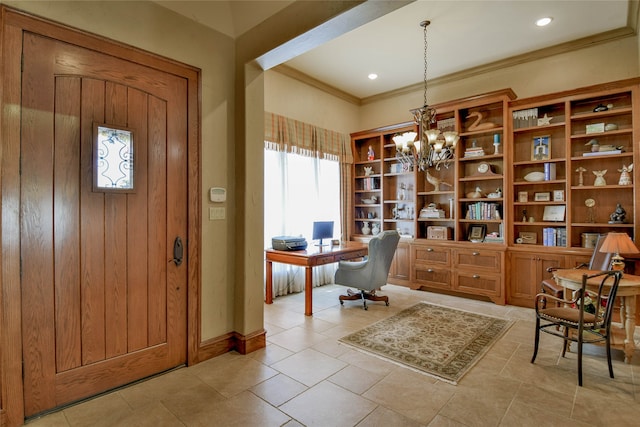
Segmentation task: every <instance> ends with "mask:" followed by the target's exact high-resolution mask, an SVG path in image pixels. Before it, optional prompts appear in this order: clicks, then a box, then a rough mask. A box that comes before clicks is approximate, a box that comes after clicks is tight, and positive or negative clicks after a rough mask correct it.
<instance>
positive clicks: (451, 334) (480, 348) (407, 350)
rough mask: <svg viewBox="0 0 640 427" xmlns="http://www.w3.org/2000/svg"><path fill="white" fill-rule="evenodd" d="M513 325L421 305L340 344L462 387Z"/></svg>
mask: <svg viewBox="0 0 640 427" xmlns="http://www.w3.org/2000/svg"><path fill="white" fill-rule="evenodd" d="M512 324H513V321H510V320H505V319H499V318H496V317H491V316H487V315H484V314H476V313H471V312H468V311H461V310H456V309H454V308H449V307H444V306H439V305H434V304H429V303H425V302H421V303H418V304H416V305H414V306H413V307H409V308H407V309H406V310H403V311H401V312H400V313H398V314H396V315H394V316H391V317H389V318H387V319H384V320H380V321H379V322H376V323H374V324H372V325H369V326H367V327H366V328H364V329H361V330H359V331H358V332H354V333H353V334H350V335H347V336H346V337H343V338H340V340H339V341H340V342H342V343H344V344H347V345H349V346H352V347H354V348H355V349H357V350H361V351H364V352H366V353H370V354H372V355H374V356H378V357H380V358H382V359H386V360H389V361H391V362H394V363H397V364H400V365H402V366H405V367H408V368H411V369H413V370H416V371H418V372H422V373H425V374H427V375H431V376H434V377H436V378H438V379H441V380H443V381H446V382H448V383H451V384H457V382H458V380H460V378H462V376H463V375H464V374H465V373H467V372H468V371H469V369H471V367H473V365H475V364H476V362H478V361H479V360H480V359H481V358H482V356H484V355H485V354H486V352H487V351H488V350H489V349H490V348H491V346H492V345H493V344H494V343H495V342H496V341H497V340H498V339H499V338H500V337H501V336H502V335H503V334H504V333H505V332H506V331H507V330H508V329H509V328H510V327H511V325H512Z"/></svg>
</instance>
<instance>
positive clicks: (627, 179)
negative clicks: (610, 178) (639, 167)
mask: <svg viewBox="0 0 640 427" xmlns="http://www.w3.org/2000/svg"><path fill="white" fill-rule="evenodd" d="M632 170H633V163H631V164H630V165H629V167H627V166H625V165H622V169H618V172H620V180H619V181H618V185H631V184H632V182H631V171H632Z"/></svg>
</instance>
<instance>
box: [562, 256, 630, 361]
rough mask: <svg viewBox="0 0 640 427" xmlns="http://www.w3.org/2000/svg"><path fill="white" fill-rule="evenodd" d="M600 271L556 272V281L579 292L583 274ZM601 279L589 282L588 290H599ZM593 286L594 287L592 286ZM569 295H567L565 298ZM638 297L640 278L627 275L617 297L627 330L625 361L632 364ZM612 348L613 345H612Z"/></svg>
mask: <svg viewBox="0 0 640 427" xmlns="http://www.w3.org/2000/svg"><path fill="white" fill-rule="evenodd" d="M596 273H599V271H594V270H581V269H563V270H556V271H555V273H554V275H555V278H556V281H557V282H558V284H559V285H560V286H562V287H563V288H565V289H571V290H574V291H575V290H578V289H581V288H582V275H583V274H588V275H591V274H596ZM600 280H601V278H594V279H591V281H588V282H587V288H594V289H596V290H597V287H598V285H599V284H600ZM592 284H593V286H591V285H592ZM566 295H567V294H566V293H565V296H566ZM636 295H640V276H634V275H632V274H625V275H624V276H622V280H620V285H618V294H617V296H619V297H621V298H622V306H621V308H620V321H621V323H622V326H623V328H624V330H625V338H624V344H623V345H622V349H623V350H624V361H625V362H626V363H631V357H632V356H633V352H634V350H635V348H636V345H635V342H634V341H633V334H634V332H635V329H636V319H635V313H636ZM612 346H614V345H613V343H612Z"/></svg>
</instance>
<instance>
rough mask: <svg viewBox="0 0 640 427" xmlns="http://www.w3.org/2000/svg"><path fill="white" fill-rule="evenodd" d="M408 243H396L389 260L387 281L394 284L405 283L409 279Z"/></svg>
mask: <svg viewBox="0 0 640 427" xmlns="http://www.w3.org/2000/svg"><path fill="white" fill-rule="evenodd" d="M409 259H410V257H409V244H408V243H398V247H397V248H396V253H395V255H394V256H393V260H392V261H391V269H390V270H389V283H393V284H394V285H406V284H407V283H406V282H408V281H409V275H410V262H409Z"/></svg>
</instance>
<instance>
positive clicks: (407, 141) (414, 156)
mask: <svg viewBox="0 0 640 427" xmlns="http://www.w3.org/2000/svg"><path fill="white" fill-rule="evenodd" d="M429 24H431V21H422V22H421V23H420V26H421V27H422V28H423V33H424V74H423V79H424V99H423V101H424V102H423V105H422V107H420V108H415V109H413V110H411V114H413V120H414V121H415V123H416V124H417V125H418V130H419V133H416V132H405V133H402V134H398V135H395V136H394V137H393V142H394V143H395V145H396V158H397V159H398V160H399V161H400V163H401V164H402V165H403V167H404V169H405V170H411V169H414V168H418V169H419V170H421V171H426V170H427V169H428V168H431V167H434V168H435V169H436V170H440V167H441V166H442V165H444V167H445V168H448V167H449V165H451V164H452V162H451V160H452V159H454V157H455V149H456V143H457V142H458V139H459V138H460V137H459V136H458V133H457V132H454V131H447V132H441V131H440V129H438V128H437V123H436V110H435V108H432V107H429V105H428V104H427V45H428V44H427V27H428V26H429ZM416 136H418V139H417V140H416Z"/></svg>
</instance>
